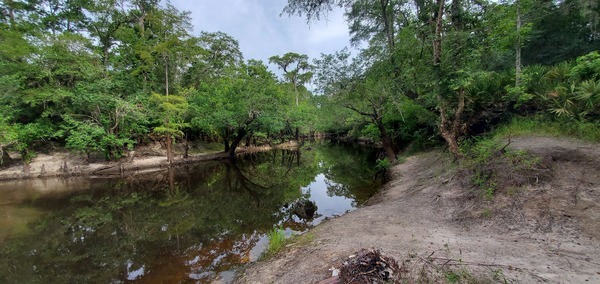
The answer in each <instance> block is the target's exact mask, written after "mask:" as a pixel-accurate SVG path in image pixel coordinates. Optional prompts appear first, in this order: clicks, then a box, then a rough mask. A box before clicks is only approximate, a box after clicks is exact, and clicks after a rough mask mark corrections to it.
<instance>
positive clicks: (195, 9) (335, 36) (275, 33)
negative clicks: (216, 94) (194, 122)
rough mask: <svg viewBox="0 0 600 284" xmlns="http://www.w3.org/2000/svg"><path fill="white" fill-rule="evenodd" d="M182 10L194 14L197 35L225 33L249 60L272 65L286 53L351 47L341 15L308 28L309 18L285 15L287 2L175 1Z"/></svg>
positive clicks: (310, 53) (312, 53)
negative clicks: (277, 57)
mask: <svg viewBox="0 0 600 284" xmlns="http://www.w3.org/2000/svg"><path fill="white" fill-rule="evenodd" d="M171 3H172V4H173V5H174V6H175V7H177V8H178V9H179V10H187V11H191V12H192V14H191V17H192V24H193V25H194V34H196V35H198V34H199V33H200V31H209V32H215V31H222V32H225V33H227V34H229V35H231V36H233V37H234V38H235V39H237V40H238V41H239V43H240V48H241V50H242V52H243V54H244V58H246V59H259V60H262V61H264V62H265V63H267V62H268V58H269V57H270V56H272V55H282V54H284V53H286V52H297V53H301V54H307V55H308V56H309V57H310V58H316V57H319V56H320V54H321V53H333V52H335V51H337V50H340V49H342V48H344V47H345V46H348V45H349V35H348V28H347V25H346V23H345V21H344V18H343V15H342V12H341V11H336V12H334V13H332V14H330V15H329V17H328V21H319V22H313V23H311V25H310V26H309V25H307V24H306V19H305V18H299V17H296V16H292V17H288V16H287V15H282V16H281V17H280V16H279V15H280V14H281V11H282V9H283V7H284V6H285V4H286V1H285V0H230V1H215V0H196V1H189V0H188V1H186V0H172V2H171Z"/></svg>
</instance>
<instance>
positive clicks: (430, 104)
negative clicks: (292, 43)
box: [284, 0, 600, 160]
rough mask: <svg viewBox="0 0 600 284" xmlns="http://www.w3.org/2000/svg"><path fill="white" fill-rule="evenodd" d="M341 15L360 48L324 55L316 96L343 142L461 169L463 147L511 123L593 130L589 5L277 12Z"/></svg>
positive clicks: (594, 61) (447, 2)
mask: <svg viewBox="0 0 600 284" xmlns="http://www.w3.org/2000/svg"><path fill="white" fill-rule="evenodd" d="M338 7H340V8H342V9H344V11H345V16H346V19H347V20H348V23H349V28H350V33H351V36H352V42H353V43H363V46H366V47H365V48H364V49H363V50H361V52H360V54H358V55H357V56H355V57H352V56H350V55H349V54H348V53H347V52H346V51H340V52H338V53H336V54H331V55H323V56H322V57H321V58H320V59H318V60H316V61H315V62H316V65H317V69H316V71H315V74H316V83H317V85H318V86H319V91H320V92H321V93H322V94H323V95H324V96H325V97H326V98H327V99H328V100H330V101H331V102H333V104H335V105H338V106H342V107H346V108H347V109H349V110H350V111H351V112H350V113H349V114H350V115H352V114H353V115H354V116H353V118H350V119H348V118H346V117H343V118H344V120H345V121H340V122H341V123H344V124H346V125H349V126H348V128H347V129H348V130H350V129H351V130H352V131H349V132H350V133H354V134H355V135H357V136H368V137H377V138H380V139H381V141H382V145H383V147H384V149H385V148H386V147H390V148H393V150H394V151H396V152H397V151H398V150H399V149H402V148H405V147H408V146H413V147H415V148H424V147H429V146H431V145H432V144H436V143H439V142H440V141H445V142H446V143H447V145H448V147H449V150H450V151H451V152H452V154H454V156H455V157H456V158H457V159H459V160H460V159H462V158H463V157H464V155H463V152H464V151H463V150H461V149H463V148H464V147H461V146H460V144H462V142H463V141H464V140H465V139H467V140H468V138H469V137H474V136H477V135H480V134H482V133H485V132H487V131H489V130H491V129H494V128H496V127H497V126H499V125H501V124H502V123H506V122H509V121H510V120H511V119H512V118H513V117H528V116H535V117H538V119H536V121H539V122H540V124H544V123H547V122H550V123H552V122H553V121H559V122H560V123H562V124H563V125H566V127H571V128H573V129H577V128H589V129H597V127H596V126H595V125H597V124H598V122H600V117H599V116H598V103H599V99H600V96H599V95H600V93H599V92H598V91H599V90H598V86H599V84H600V80H599V79H598V77H599V76H600V69H598V51H597V50H598V47H599V46H600V33H599V30H598V24H599V17H598V15H599V14H600V5H598V4H595V3H594V4H592V3H591V2H590V1H578V0H573V1H539V0H515V1H500V2H496V1H464V0H428V1H396V0H377V1H361V0H326V1H322V0H289V1H288V5H287V6H286V7H285V9H284V12H285V13H288V14H297V15H301V16H306V17H307V20H308V21H311V20H314V19H321V18H324V17H327V14H328V13H329V12H330V11H332V9H336V8H338ZM360 116H362V117H363V119H362V120H361V118H360ZM350 117H352V116H350ZM361 121H363V122H364V123H361ZM542 122H544V123H542ZM337 125H338V126H337V127H339V124H337ZM331 130H332V131H339V130H337V129H336V128H331ZM562 133H567V132H564V131H563V132H562ZM442 138H443V140H442ZM386 139H391V140H392V143H389V142H387V144H388V145H386ZM390 144H391V145H390ZM386 152H389V151H386ZM391 156H392V155H389V154H388V155H387V157H388V158H390V157H391Z"/></svg>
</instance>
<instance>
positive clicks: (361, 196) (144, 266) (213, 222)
mask: <svg viewBox="0 0 600 284" xmlns="http://www.w3.org/2000/svg"><path fill="white" fill-rule="evenodd" d="M306 148H307V147H306V146H305V148H304V149H306ZM309 148H310V149H311V150H302V151H291V150H274V151H270V152H264V153H248V154H245V155H243V156H240V157H239V158H238V159H237V160H234V161H219V162H203V163H199V164H196V165H189V166H184V167H178V168H175V169H173V170H170V171H169V170H166V171H161V172H154V173H148V174H145V175H136V176H129V177H125V178H111V179H86V178H71V179H60V178H55V179H44V180H28V181H13V182H3V183H0V205H1V206H0V245H1V247H0V282H2V283H36V282H37V283H40V282H43V283H81V282H85V283H89V282H94V283H97V282H99V283H124V282H143V283H155V282H156V283H161V282H162V283H178V282H199V283H205V282H210V281H213V280H215V279H222V281H223V282H228V280H230V279H231V278H232V277H233V275H234V271H235V269H237V268H239V267H240V266H242V265H244V264H246V263H249V262H252V261H256V260H257V259H258V258H259V257H260V255H261V254H262V253H263V252H264V250H265V248H266V247H267V246H268V238H267V236H266V234H267V233H268V232H269V231H270V230H272V229H273V228H274V227H282V228H284V229H285V230H286V232H287V234H288V235H291V234H296V233H300V232H304V231H306V230H308V229H309V228H310V227H312V226H314V225H316V224H318V223H320V222H322V221H323V220H324V219H326V218H330V217H333V216H339V215H342V214H344V213H346V212H348V211H351V210H354V209H355V208H357V206H359V205H360V204H363V203H364V202H366V200H368V198H369V197H370V196H372V195H374V194H375V193H376V192H377V191H378V190H379V188H380V186H381V181H379V180H377V179H375V178H374V177H375V172H374V169H375V160H376V157H377V152H378V150H377V149H369V148H364V147H359V146H356V145H340V144H335V143H327V142H324V143H319V144H313V145H310V147H309ZM309 202H312V203H313V204H315V205H316V211H315V212H314V214H307V210H306V208H304V207H303V206H299V204H310V203H309ZM308 211H310V210H308ZM309 213H310V212H309Z"/></svg>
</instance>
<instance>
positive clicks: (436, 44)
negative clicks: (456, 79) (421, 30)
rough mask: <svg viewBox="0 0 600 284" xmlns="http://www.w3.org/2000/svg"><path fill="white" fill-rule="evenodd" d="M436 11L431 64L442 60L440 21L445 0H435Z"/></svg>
mask: <svg viewBox="0 0 600 284" xmlns="http://www.w3.org/2000/svg"><path fill="white" fill-rule="evenodd" d="M437 4H438V12H437V16H436V21H435V38H434V39H433V65H434V66H437V65H439V64H440V63H441V62H442V23H443V21H444V5H445V4H446V1H445V0H437Z"/></svg>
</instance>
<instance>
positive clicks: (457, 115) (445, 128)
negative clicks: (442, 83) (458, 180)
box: [438, 89, 465, 162]
mask: <svg viewBox="0 0 600 284" xmlns="http://www.w3.org/2000/svg"><path fill="white" fill-rule="evenodd" d="M438 102H439V105H440V126H439V128H440V134H441V135H442V137H443V138H444V140H446V143H447V144H448V149H449V150H450V152H451V153H452V155H453V156H454V159H455V160H456V161H457V162H460V160H461V159H462V158H463V156H462V154H461V153H460V149H459V147H458V137H459V136H460V134H461V132H462V130H461V122H462V114H463V112H464V110H465V91H464V90H463V89H460V90H459V93H458V106H457V107H456V111H455V112H454V119H453V120H452V123H450V122H448V120H447V118H446V105H445V103H444V101H443V99H442V97H441V96H438Z"/></svg>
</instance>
